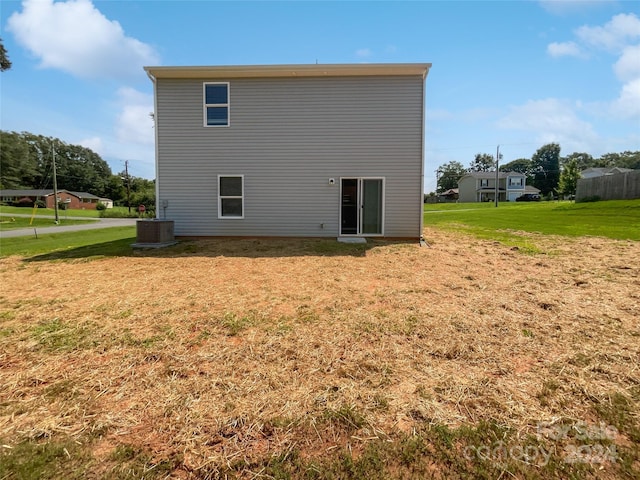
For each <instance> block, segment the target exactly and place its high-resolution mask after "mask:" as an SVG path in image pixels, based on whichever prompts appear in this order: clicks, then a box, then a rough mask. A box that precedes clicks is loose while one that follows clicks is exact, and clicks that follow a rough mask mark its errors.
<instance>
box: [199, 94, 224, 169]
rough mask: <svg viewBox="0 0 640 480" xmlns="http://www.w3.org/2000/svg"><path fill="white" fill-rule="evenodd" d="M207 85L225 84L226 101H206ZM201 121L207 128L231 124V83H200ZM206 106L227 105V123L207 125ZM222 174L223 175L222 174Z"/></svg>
mask: <svg viewBox="0 0 640 480" xmlns="http://www.w3.org/2000/svg"><path fill="white" fill-rule="evenodd" d="M207 85H226V86H227V103H207ZM202 104H203V107H202V114H203V118H202V122H203V126H204V127H207V128H225V127H229V126H231V84H230V83H229V82H204V83H203V84H202ZM207 107H227V124H226V125H209V124H208V123H207ZM223 176H224V175H223Z"/></svg>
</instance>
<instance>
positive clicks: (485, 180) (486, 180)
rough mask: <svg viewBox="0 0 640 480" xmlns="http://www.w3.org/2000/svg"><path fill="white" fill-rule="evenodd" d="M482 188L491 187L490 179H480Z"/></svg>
mask: <svg viewBox="0 0 640 480" xmlns="http://www.w3.org/2000/svg"><path fill="white" fill-rule="evenodd" d="M479 180H480V188H484V187H489V179H488V178H480V179H479Z"/></svg>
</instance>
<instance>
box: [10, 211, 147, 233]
mask: <svg viewBox="0 0 640 480" xmlns="http://www.w3.org/2000/svg"><path fill="white" fill-rule="evenodd" d="M30 216H31V215H23V214H15V215H14V214H11V215H2V216H1V217H0V218H2V217H30ZM38 217H39V218H50V219H51V223H53V218H52V217H46V216H40V215H38ZM136 220H137V219H136V218H96V219H95V221H93V222H91V223H82V224H80V225H51V226H50V227H35V228H34V227H29V228H16V229H15V230H5V231H0V239H2V238H14V237H28V236H35V234H36V232H37V233H38V235H41V234H45V233H63V232H80V231H82V230H96V229H98V228H111V227H132V226H135V224H136Z"/></svg>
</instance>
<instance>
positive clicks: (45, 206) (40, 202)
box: [33, 200, 47, 208]
mask: <svg viewBox="0 0 640 480" xmlns="http://www.w3.org/2000/svg"><path fill="white" fill-rule="evenodd" d="M33 206H34V207H38V208H47V204H46V203H44V202H43V201H42V200H36V201H35V203H34V205H33Z"/></svg>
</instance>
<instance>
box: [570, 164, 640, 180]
mask: <svg viewBox="0 0 640 480" xmlns="http://www.w3.org/2000/svg"><path fill="white" fill-rule="evenodd" d="M625 172H633V170H632V169H631V168H620V167H590V168H587V169H585V170H582V171H581V172H580V178H595V177H604V176H606V175H616V174H618V173H625Z"/></svg>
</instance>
